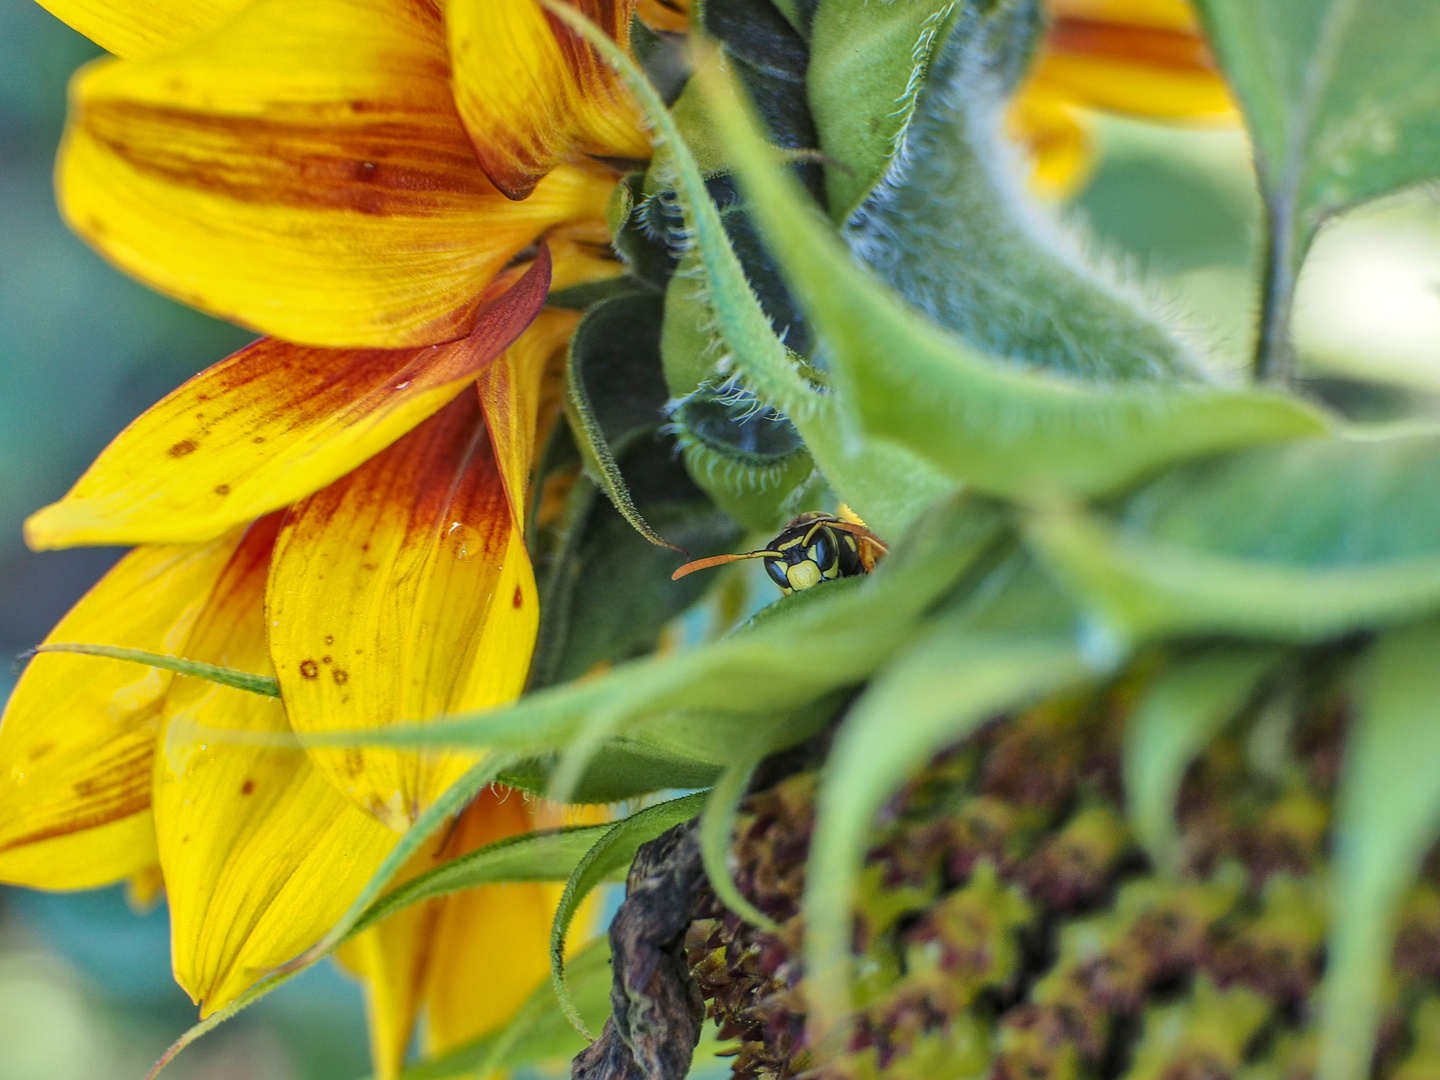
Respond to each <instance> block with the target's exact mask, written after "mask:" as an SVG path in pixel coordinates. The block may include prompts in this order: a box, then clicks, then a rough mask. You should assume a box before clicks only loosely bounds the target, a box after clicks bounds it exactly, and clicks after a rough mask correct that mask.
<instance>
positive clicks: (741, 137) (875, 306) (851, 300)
mask: <svg viewBox="0 0 1440 1080" xmlns="http://www.w3.org/2000/svg"><path fill="white" fill-rule="evenodd" d="M696 78H703V79H707V80H708V82H707V85H708V86H709V88H710V98H709V101H710V104H711V108H712V111H713V113H714V115H715V118H716V121H717V125H718V127H719V128H720V130H721V132H722V133H723V135H724V136H725V139H726V141H727V143H728V145H729V146H730V148H731V152H732V155H733V157H734V160H735V163H736V169H737V173H738V175H739V176H740V179H741V183H742V186H743V187H744V189H745V191H746V194H747V197H748V200H749V205H750V207H751V212H752V214H753V216H754V218H755V221H756V223H757V224H758V225H759V226H760V231H761V234H762V235H763V236H764V237H765V239H766V241H767V243H769V244H770V246H771V248H772V249H773V251H774V253H775V255H776V257H777V259H778V261H779V263H780V265H781V267H782V268H783V269H784V271H785V274H786V278H787V280H788V281H789V283H790V286H791V288H792V290H793V291H794V292H795V295H796V296H797V298H798V299H799V300H800V303H801V306H802V307H804V308H805V310H806V312H807V314H808V315H809V316H810V317H811V320H812V322H813V323H814V325H815V328H816V330H817V332H818V333H819V335H820V337H821V339H822V341H823V342H824V343H825V345H826V346H827V356H828V357H829V359H830V362H831V365H832V373H833V376H834V380H833V381H834V384H835V389H836V391H837V392H836V399H837V401H838V404H839V407H840V408H841V410H842V411H843V413H844V416H845V419H846V421H847V423H848V429H847V430H848V431H849V432H850V433H851V435H852V442H851V444H848V445H852V446H853V448H854V452H855V453H863V452H865V451H864V450H863V449H862V448H864V447H867V445H868V444H869V443H871V442H873V443H881V444H889V445H892V446H896V447H897V448H900V449H902V450H904V451H906V452H908V453H911V454H914V455H917V456H920V457H922V458H925V459H927V460H928V461H930V462H931V464H932V465H934V466H935V467H937V468H939V469H941V470H943V471H944V472H945V473H947V474H948V475H949V476H951V477H953V478H954V479H955V480H957V481H960V482H963V483H967V484H970V485H973V486H974V487H975V488H976V489H978V490H981V491H984V492H986V493H989V494H997V495H1011V496H1013V495H1017V494H1032V493H1036V492H1044V491H1057V490H1058V491H1068V492H1074V493H1082V494H1098V493H1102V492H1106V491H1112V490H1114V489H1116V488H1118V487H1121V486H1123V485H1124V484H1126V483H1129V482H1132V481H1133V480H1134V479H1136V478H1138V477H1139V476H1141V475H1143V474H1144V473H1145V472H1147V471H1150V470H1153V469H1156V468H1158V467H1160V466H1163V465H1167V464H1171V463H1173V462H1176V461H1181V460H1184V459H1186V458H1189V457H1193V456H1197V455H1200V454H1203V453H1213V452H1216V451H1220V450H1226V449H1233V448H1236V447H1241V446H1246V445H1251V444H1255V443H1264V442H1273V441H1279V440H1287V439H1296V438H1302V437H1304V436H1313V435H1319V434H1321V433H1323V432H1324V431H1326V430H1327V427H1328V421H1327V420H1326V419H1325V417H1324V416H1323V415H1322V414H1320V413H1318V412H1317V411H1315V410H1314V409H1312V408H1311V407H1309V406H1308V405H1305V404H1302V403H1301V402H1299V401H1297V400H1295V399H1293V398H1290V397H1288V396H1285V395H1281V394H1275V393H1271V392H1266V391H1260V390H1251V389H1225V388H1222V387H1218V386H1210V385H1193V386H1192V385H1184V386H1173V387H1165V386H1157V385H1154V384H1147V383H1129V384H1120V385H1113V384H1104V385H1102V384H1096V383H1089V382H1085V381H1081V380H1076V379H1068V378H1061V377H1058V376H1056V375H1053V374H1050V373H1047V372H1044V371H1040V370H1023V369H1017V368H1015V367H1014V366H1012V365H1009V364H1006V363H1004V362H1001V361H997V360H996V359H994V358H993V357H990V356H987V355H985V354H983V353H981V352H979V351H976V350H975V349H973V348H971V347H969V346H967V345H965V344H964V343H962V342H961V341H959V340H957V339H956V338H954V337H952V336H950V335H949V334H947V333H946V332H945V331H944V330H942V329H940V328H939V327H936V326H935V325H934V324H932V323H931V322H929V321H928V320H927V319H925V318H924V316H923V315H921V314H920V313H919V312H917V311H916V310H915V309H913V308H912V307H910V306H908V305H907V304H906V303H905V302H904V301H903V300H902V299H901V298H900V297H898V296H896V295H895V293H894V292H893V291H892V290H890V289H889V288H887V287H886V286H885V285H884V283H882V282H880V281H878V280H877V279H876V278H875V277H874V276H873V275H871V274H870V273H869V272H868V271H866V270H864V269H863V268H862V267H860V266H858V265H856V264H855V262H854V261H853V260H852V259H851V258H850V256H849V253H848V252H847V250H846V248H845V246H844V245H843V244H842V243H841V241H840V239H839V238H838V237H837V236H836V235H835V233H834V231H833V229H832V228H831V227H830V225H829V223H828V222H827V221H826V220H825V219H824V217H823V216H822V215H821V214H820V213H819V211H818V208H817V207H816V206H815V205H814V203H813V202H811V201H810V200H809V199H808V198H807V197H806V196H805V195H804V193H803V192H802V191H801V190H800V189H799V187H798V185H797V184H796V183H795V182H794V181H793V180H792V179H791V178H790V177H789V176H787V175H786V173H785V172H784V171H783V170H782V169H781V168H780V167H779V163H778V161H777V160H776V157H775V154H774V151H773V150H772V148H770V147H768V146H767V145H766V144H765V143H764V141H763V140H762V139H761V138H760V137H759V134H758V130H757V128H756V126H755V123H754V120H753V119H752V118H751V117H750V116H749V115H748V113H747V110H746V108H745V107H744V105H743V104H742V103H741V102H740V101H739V100H738V99H737V98H736V97H735V96H734V93H733V87H732V86H731V85H730V84H729V83H728V82H727V81H726V80H724V79H723V77H722V76H721V75H720V74H719V73H718V72H717V71H715V70H714V69H713V68H710V69H701V70H700V71H698V72H697V74H696ZM802 430H803V429H802ZM811 445H812V449H813V447H814V443H813V442H812V444H811ZM842 453H843V449H842ZM816 457H817V460H820V455H819V454H818V453H817V455H816Z"/></svg>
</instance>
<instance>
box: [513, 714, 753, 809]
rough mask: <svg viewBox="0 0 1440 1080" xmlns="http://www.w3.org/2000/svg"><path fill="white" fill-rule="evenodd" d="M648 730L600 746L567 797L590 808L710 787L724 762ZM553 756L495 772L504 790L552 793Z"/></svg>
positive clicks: (702, 751) (701, 749)
mask: <svg viewBox="0 0 1440 1080" xmlns="http://www.w3.org/2000/svg"><path fill="white" fill-rule="evenodd" d="M650 735H651V733H650V732H649V731H648V730H647V731H646V732H645V733H644V737H643V738H629V737H627V738H617V739H611V740H610V741H609V742H606V743H603V744H602V745H601V746H600V747H599V749H597V750H596V751H595V753H594V754H593V755H592V756H591V758H590V762H589V764H588V765H587V766H586V768H585V771H584V773H583V774H582V775H581V777H580V779H579V780H578V781H577V782H576V784H575V787H574V790H573V791H572V793H571V795H572V798H573V799H574V801H575V802H577V803H584V804H586V805H590V806H594V805H598V804H600V803H613V802H623V801H625V800H626V799H634V798H638V797H639V796H642V795H650V794H653V793H655V792H657V791H666V790H681V791H684V790H688V789H691V788H702V787H709V786H710V785H711V784H713V783H714V782H715V780H716V778H717V777H718V776H719V775H720V773H721V772H722V771H723V770H724V764H723V762H720V761H717V760H716V759H715V757H714V756H713V755H710V754H707V753H705V747H704V746H703V745H698V746H693V747H692V746H691V745H690V744H689V742H687V741H685V740H683V739H682V740H678V741H674V742H664V743H661V742H657V741H656V740H654V739H653V738H651V737H650ZM554 773H555V758H554V756H553V755H550V756H546V757H536V758H532V759H530V760H528V761H523V762H521V763H519V764H518V765H516V766H514V767H512V768H510V769H507V770H506V771H505V772H503V773H501V774H500V778H499V779H500V782H501V783H502V784H505V785H507V786H508V787H513V788H518V789H520V790H521V791H527V792H529V793H530V794H532V795H540V796H544V795H545V794H546V793H547V792H549V791H551V790H553V788H554V785H553V782H552V777H553V776H554Z"/></svg>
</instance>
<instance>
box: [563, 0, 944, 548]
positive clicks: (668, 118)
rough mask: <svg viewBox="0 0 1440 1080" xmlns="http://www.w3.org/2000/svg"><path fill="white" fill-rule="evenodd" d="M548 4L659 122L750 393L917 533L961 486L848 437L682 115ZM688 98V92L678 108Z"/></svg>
mask: <svg viewBox="0 0 1440 1080" xmlns="http://www.w3.org/2000/svg"><path fill="white" fill-rule="evenodd" d="M542 2H543V3H544V4H545V9H546V10H547V11H548V12H550V13H551V14H552V15H553V16H554V17H555V18H557V19H559V20H560V21H561V22H563V23H565V24H566V25H567V26H569V27H570V28H571V29H573V30H574V31H575V32H576V33H578V34H580V35H581V36H582V37H584V38H585V40H586V41H587V42H588V43H589V44H590V45H592V46H593V47H594V48H595V50H596V51H597V52H599V53H600V55H602V56H604V57H605V59H606V60H607V61H608V62H609V63H610V64H611V65H613V66H614V67H615V69H616V70H617V71H618V72H619V73H620V75H621V77H622V78H623V79H624V80H625V83H626V85H627V86H628V87H629V88H630V90H631V92H632V93H633V94H634V95H635V98H636V100H637V101H638V102H639V103H640V106H641V108H642V109H643V111H644V113H645V115H646V118H647V119H648V120H649V121H650V124H651V125H652V127H653V129H654V132H655V137H656V139H657V151H656V160H657V162H658V161H661V160H662V159H663V160H665V161H667V162H668V163H669V164H668V166H666V167H668V168H673V170H674V172H675V182H674V184H673V187H674V190H675V193H676V201H677V203H678V205H679V209H680V211H681V213H682V215H683V217H684V220H685V224H686V226H687V229H688V230H689V233H690V236H691V238H692V240H693V244H694V250H695V252H696V253H697V255H698V257H699V259H700V263H701V266H702V267H703V269H704V272H705V278H706V282H707V285H708V289H709V301H710V305H711V307H712V309H713V310H714V312H715V321H716V325H717V327H718V328H719V330H720V332H721V335H722V337H723V338H724V341H725V344H726V346H727V349H728V352H727V355H726V357H724V358H722V360H723V361H724V362H726V363H729V364H733V368H734V371H735V372H736V374H737V375H738V376H740V377H741V378H742V380H743V382H744V384H745V386H746V388H747V389H748V390H750V391H752V392H753V393H754V394H756V396H758V397H759V398H760V400H761V401H763V402H764V403H765V404H766V405H769V406H770V407H771V408H774V409H775V410H777V411H778V412H780V413H782V414H783V415H784V416H785V417H786V418H788V419H789V420H790V422H791V423H793V424H794V425H795V427H796V429H797V430H798V431H799V432H800V434H801V436H803V438H804V439H805V444H806V446H807V447H808V448H809V450H810V453H811V456H812V457H813V458H814V459H815V462H816V464H818V465H819V466H820V469H821V471H822V472H823V473H824V474H825V477H826V479H827V480H828V481H829V483H830V485H831V487H833V488H834V489H835V491H836V492H837V493H838V494H839V495H840V497H841V498H842V499H843V500H844V501H845V502H846V503H848V504H849V505H850V506H851V507H853V508H854V509H855V510H856V511H857V512H858V513H859V514H860V515H861V516H862V517H863V518H864V519H865V520H866V521H867V522H868V523H869V524H870V525H871V527H872V528H875V529H877V530H879V531H880V532H881V534H882V535H890V536H893V535H896V534H898V533H900V532H901V531H903V530H904V529H905V528H907V527H909V525H910V524H911V523H912V522H913V521H914V520H915V518H916V517H917V516H918V515H919V514H920V513H921V512H922V511H923V510H924V509H925V508H926V507H928V506H931V505H933V504H934V503H936V502H938V501H939V500H940V499H942V498H944V497H945V496H946V495H947V494H949V493H951V492H952V491H953V490H954V488H955V484H954V483H953V481H951V480H949V479H947V478H946V477H944V476H943V475H941V474H940V473H939V472H938V471H937V470H936V469H935V468H934V466H932V465H930V464H929V463H928V462H927V461H926V460H925V459H924V458H923V457H921V456H919V455H917V454H915V453H914V452H913V451H911V450H908V449H906V448H904V447H902V446H899V445H896V444H895V443H893V442H888V441H885V440H878V439H877V440H869V441H865V440H862V439H860V438H858V437H856V436H857V433H852V432H846V431H845V430H843V428H842V426H841V424H840V417H839V416H838V414H837V412H836V410H835V407H834V403H833V401H832V400H831V399H830V398H828V397H826V396H823V395H821V394H819V393H817V392H816V390H815V388H814V387H812V386H811V384H810V383H809V382H808V381H807V380H806V379H805V378H804V377H803V376H802V375H801V373H800V371H799V370H798V368H797V365H796V362H795V359H794V357H793V356H792V355H791V354H790V353H789V351H788V350H787V349H786V348H785V345H784V344H783V343H782V342H781V341H780V339H779V338H777V337H776V336H775V333H774V330H773V328H772V327H771V325H770V321H769V318H768V316H767V315H766V313H765V310H764V308H763V307H762V305H761V304H760V301H759V300H758V299H757V298H756V296H755V294H754V293H753V292H751V290H750V287H749V285H748V283H747V281H746V277H745V271H744V269H743V267H742V266H741V264H740V260H739V258H738V257H737V256H736V254H735V252H734V250H733V249H732V248H731V246H730V242H729V239H728V237H727V235H726V232H725V226H724V224H723V222H722V221H721V218H720V213H719V211H718V210H716V208H715V204H714V203H713V202H711V200H710V196H709V193H708V191H707V189H706V186H705V175H704V173H703V172H702V171H701V167H700V165H699V164H698V163H697V162H696V160H695V157H694V156H693V155H692V154H691V152H690V150H689V148H688V147H687V146H686V144H685V140H684V138H683V137H682V135H681V131H680V127H679V125H678V124H677V121H676V118H675V117H674V116H672V115H671V113H670V111H669V110H667V109H666V108H665V103H664V101H662V100H661V98H660V97H659V95H658V94H657V93H656V92H655V89H654V87H652V86H651V85H650V84H649V82H648V81H647V80H646V78H645V76H644V74H643V73H642V72H641V71H640V70H639V69H638V68H636V66H635V64H634V63H633V61H631V60H630V58H629V57H627V56H626V55H625V54H624V53H623V52H622V51H621V50H620V49H619V48H618V47H617V46H616V45H615V43H614V42H613V41H611V40H610V38H608V37H607V36H606V35H605V34H604V33H603V32H601V31H599V30H598V29H597V28H596V27H594V26H592V25H591V24H590V23H589V22H588V21H586V20H585V19H584V17H583V16H581V15H580V14H579V13H577V12H576V11H575V10H574V9H573V8H571V7H569V6H568V5H565V4H560V3H557V2H556V0H542ZM687 98H689V94H688V92H687V94H686V95H685V96H684V97H682V99H681V101H680V102H679V103H677V109H678V106H679V105H683V104H684V103H685V101H686V99H687ZM651 171H652V173H654V172H655V171H656V168H655V167H653V166H652V170H651Z"/></svg>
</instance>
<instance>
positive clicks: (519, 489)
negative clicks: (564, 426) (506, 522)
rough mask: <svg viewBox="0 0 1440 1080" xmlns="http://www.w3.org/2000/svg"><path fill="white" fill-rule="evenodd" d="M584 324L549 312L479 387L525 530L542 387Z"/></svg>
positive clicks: (488, 425)
mask: <svg viewBox="0 0 1440 1080" xmlns="http://www.w3.org/2000/svg"><path fill="white" fill-rule="evenodd" d="M579 322H580V313H579V312H578V311H562V310H560V309H559V308H546V309H545V310H544V311H543V312H541V313H540V316H539V318H537V319H536V320H535V322H534V324H533V325H531V327H530V328H529V329H528V330H526V331H525V333H523V334H521V335H520V338H519V340H518V341H516V342H515V344H514V345H512V346H510V348H508V349H506V350H505V353H504V355H502V356H501V357H500V358H499V359H498V360H496V361H495V362H494V363H493V364H491V365H490V366H489V367H487V368H486V369H485V370H484V371H483V372H481V373H480V378H479V379H477V380H476V382H475V385H476V388H477V389H478V390H479V393H480V407H481V410H482V411H483V413H484V415H485V426H486V428H487V429H488V430H489V432H490V445H491V447H492V449H493V450H494V452H495V460H496V461H497V462H498V463H499V467H500V477H501V479H502V480H503V481H504V484H505V493H506V495H507V496H508V497H509V499H510V506H511V508H512V511H513V512H514V514H515V520H516V522H518V523H519V525H520V527H521V529H524V527H525V519H526V516H527V507H528V505H529V504H528V502H527V492H528V491H529V483H530V469H531V467H532V466H533V464H534V458H535V447H536V445H537V440H536V437H535V436H536V430H537V426H538V424H539V422H540V413H541V398H542V382H543V379H544V376H545V373H546V371H547V370H548V369H549V367H550V361H551V360H552V358H554V357H555V355H556V354H557V353H559V352H560V351H562V350H563V349H564V348H565V347H566V346H567V345H568V344H569V343H570V338H571V336H572V335H573V334H574V333H575V327H576V326H577V325H578V324H579Z"/></svg>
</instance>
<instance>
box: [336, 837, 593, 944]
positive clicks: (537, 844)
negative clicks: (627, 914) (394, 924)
mask: <svg viewBox="0 0 1440 1080" xmlns="http://www.w3.org/2000/svg"><path fill="white" fill-rule="evenodd" d="M608 828H609V826H608V825H576V826H573V827H571V828H565V829H553V830H546V831H543V832H531V833H525V834H523V835H521V836H509V837H506V838H505V839H503V840H497V841H495V842H494V843H493V844H486V845H485V846H484V847H482V848H477V849H476V850H475V851H471V852H468V853H467V854H464V855H461V856H459V857H458V858H454V859H451V860H450V861H449V862H446V863H442V864H441V865H440V866H437V867H435V868H434V869H433V870H427V871H426V872H425V873H423V874H421V875H419V876H418V877H414V878H411V879H410V880H409V881H407V882H406V883H405V884H404V885H401V886H400V887H399V888H398V889H396V890H394V891H393V892H390V893H386V894H385V895H384V896H383V897H381V898H380V899H379V900H377V901H376V902H375V903H373V904H371V905H370V907H369V908H367V909H366V911H365V914H363V915H361V916H360V918H359V919H357V920H356V921H355V925H354V926H352V927H351V928H350V930H349V931H348V933H347V934H346V937H347V938H351V937H354V936H355V935H356V934H358V933H361V932H362V931H364V930H366V929H368V928H369V927H371V926H374V925H375V924H376V923H378V922H379V921H380V920H382V919H386V918H389V917H390V916H391V915H393V914H395V913H396V912H397V911H400V910H401V909H403V908H407V907H410V906H411V905H412V904H420V903H424V902H425V901H426V900H433V899H435V898H436V897H439V896H448V895H449V894H450V893H454V892H460V891H462V890H464V889H473V888H476V887H477V886H479V885H492V884H495V883H496V882H501V881H567V880H569V878H570V875H571V874H572V873H573V872H574V870H575V866H576V864H577V863H579V862H580V860H581V859H582V858H583V857H584V856H585V853H586V852H587V851H589V850H590V849H591V847H593V846H594V844H595V842H596V841H597V840H599V839H600V837H601V836H603V835H604V833H605V831H606V830H607V829H608Z"/></svg>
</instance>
